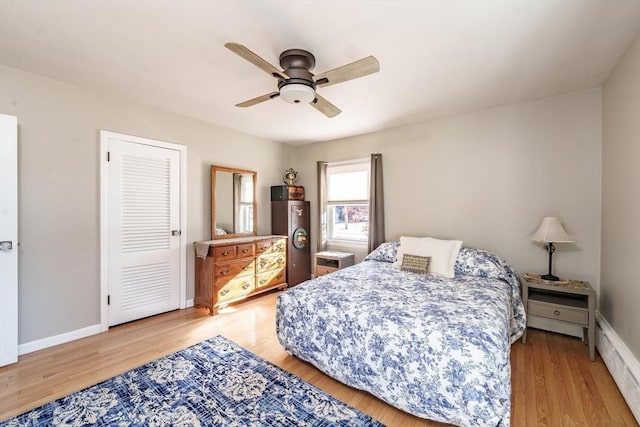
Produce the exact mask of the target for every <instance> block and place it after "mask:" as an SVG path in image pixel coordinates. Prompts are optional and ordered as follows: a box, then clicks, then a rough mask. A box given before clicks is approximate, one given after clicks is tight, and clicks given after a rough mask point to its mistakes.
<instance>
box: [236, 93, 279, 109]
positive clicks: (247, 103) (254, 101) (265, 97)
mask: <svg viewBox="0 0 640 427" xmlns="http://www.w3.org/2000/svg"><path fill="white" fill-rule="evenodd" d="M279 96H280V92H271V93H268V94H266V95H262V96H258V97H257V98H253V99H250V100H248V101H244V102H241V103H240V104H236V107H251V106H252V105H256V104H259V103H261V102H264V101H268V100H270V99H273V98H277V97H279Z"/></svg>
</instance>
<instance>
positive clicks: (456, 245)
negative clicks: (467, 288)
mask: <svg viewBox="0 0 640 427" xmlns="http://www.w3.org/2000/svg"><path fill="white" fill-rule="evenodd" d="M461 247H462V241H461V240H440V239H434V238H431V237H406V236H402V237H400V248H398V255H397V257H396V262H394V263H393V266H394V267H396V268H400V267H401V265H402V256H403V255H404V254H411V255H420V256H430V257H431V264H430V266H429V269H430V271H431V274H435V275H438V276H443V277H446V278H449V279H451V278H453V277H454V276H455V270H454V266H455V263H456V258H458V253H459V252H460V248H461Z"/></svg>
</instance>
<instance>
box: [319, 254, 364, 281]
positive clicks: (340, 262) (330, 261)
mask: <svg viewBox="0 0 640 427" xmlns="http://www.w3.org/2000/svg"><path fill="white" fill-rule="evenodd" d="M354 258H355V255H354V254H350V253H347V252H336V251H323V252H317V253H316V255H315V268H314V273H315V275H316V277H320V276H324V275H325V274H329V273H333V272H334V271H337V270H340V269H341V268H345V267H348V266H350V265H353V260H354Z"/></svg>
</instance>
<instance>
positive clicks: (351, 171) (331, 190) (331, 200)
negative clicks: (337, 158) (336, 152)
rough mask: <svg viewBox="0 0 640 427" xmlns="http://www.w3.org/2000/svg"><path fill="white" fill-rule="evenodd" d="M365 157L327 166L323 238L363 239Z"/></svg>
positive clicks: (366, 221) (366, 206) (366, 216)
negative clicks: (324, 230) (325, 222)
mask: <svg viewBox="0 0 640 427" xmlns="http://www.w3.org/2000/svg"><path fill="white" fill-rule="evenodd" d="M369 168H370V162H369V159H362V160H358V161H353V162H348V163H343V162H341V163H329V164H328V165H327V209H326V212H327V238H328V239H329V240H350V241H355V242H366V241H367V236H368V232H369V174H370V171H369Z"/></svg>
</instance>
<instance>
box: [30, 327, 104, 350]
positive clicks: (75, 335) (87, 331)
mask: <svg viewBox="0 0 640 427" xmlns="http://www.w3.org/2000/svg"><path fill="white" fill-rule="evenodd" d="M100 332H102V326H101V325H93V326H87V327H86V328H82V329H76V330H75V331H71V332H65V333H64V334H60V335H54V336H52V337H47V338H43V339H41V340H35V341H31V342H27V343H24V344H20V345H19V346H18V355H19V356H21V355H23V354H27V353H31V352H33V351H38V350H42V349H43V348H47V347H53V346H54V345H58V344H64V343H66V342H69V341H73V340H77V339H80V338H84V337H88V336H90V335H95V334H99V333H100Z"/></svg>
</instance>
